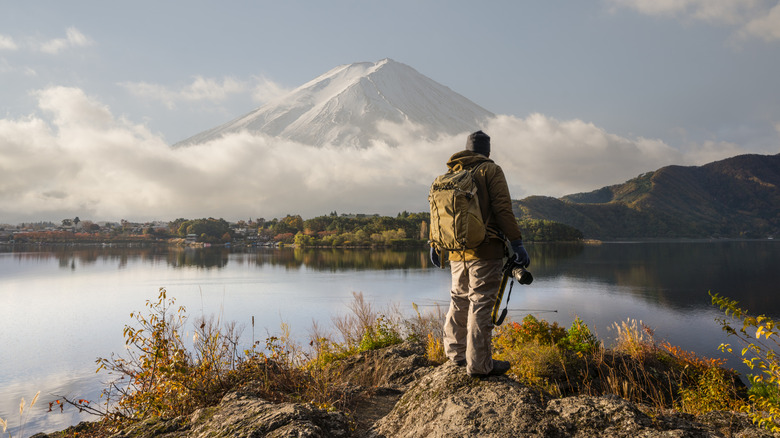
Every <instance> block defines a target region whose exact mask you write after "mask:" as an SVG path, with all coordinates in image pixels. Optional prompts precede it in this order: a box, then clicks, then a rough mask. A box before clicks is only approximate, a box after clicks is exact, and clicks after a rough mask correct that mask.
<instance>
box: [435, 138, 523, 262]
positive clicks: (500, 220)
mask: <svg viewBox="0 0 780 438" xmlns="http://www.w3.org/2000/svg"><path fill="white" fill-rule="evenodd" d="M477 166H479V169H477V171H476V172H474V180H475V181H476V184H477V196H479V206H480V209H481V210H482V219H483V220H484V221H485V226H486V227H487V231H488V238H487V239H486V240H485V242H484V243H483V244H482V245H480V246H478V247H477V248H475V249H469V250H466V251H465V252H460V251H453V252H451V253H449V258H450V260H454V261H461V260H477V259H482V260H491V259H500V258H503V257H504V238H506V239H508V240H509V241H510V242H511V241H513V240H517V239H522V238H523V235H522V233H521V232H520V227H519V226H518V224H517V218H515V214H514V212H512V198H511V197H510V195H509V187H508V186H507V183H506V178H505V177H504V171H503V170H501V167H500V166H499V165H498V164H496V163H494V162H493V160H491V159H490V158H488V157H486V156H484V155H482V154H478V153H476V152H472V151H466V150H464V151H461V152H458V153H456V154H455V155H453V156H452V157H450V160H449V161H448V162H447V167H448V168H450V169H452V170H460V169H473V168H475V167H477Z"/></svg>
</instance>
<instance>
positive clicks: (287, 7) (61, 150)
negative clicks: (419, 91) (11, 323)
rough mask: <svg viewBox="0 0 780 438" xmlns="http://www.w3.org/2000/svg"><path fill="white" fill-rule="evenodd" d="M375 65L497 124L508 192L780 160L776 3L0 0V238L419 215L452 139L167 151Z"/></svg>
mask: <svg viewBox="0 0 780 438" xmlns="http://www.w3.org/2000/svg"><path fill="white" fill-rule="evenodd" d="M382 58H392V59H394V60H396V61H399V62H403V63H405V64H408V65H410V66H412V67H413V68H415V69H416V70H418V71H419V72H420V73H422V74H424V75H426V76H428V77H430V78H431V79H433V80H435V81H437V82H439V83H441V84H443V85H446V86H448V87H450V88H451V89H452V90H454V91H456V92H458V93H460V94H462V95H464V96H466V97H467V98H469V99H471V100H472V101H474V102H476V103H477V104H479V105H481V106H483V107H484V108H486V109H488V110H490V111H492V112H493V113H496V114H498V115H499V117H498V118H497V119H496V120H494V121H491V123H489V124H488V125H487V126H486V131H488V133H489V134H491V136H492V137H493V142H494V150H495V154H494V157H495V159H496V160H497V161H498V162H499V164H501V165H502V166H503V167H504V169H505V171H506V173H507V176H508V179H509V182H510V189H511V190H512V195H513V197H515V198H521V197H524V196H528V195H532V194H544V195H551V196H561V195H564V194H567V193H573V192H578V191H589V190H593V189H596V188H599V187H601V186H604V185H609V184H616V183H620V182H623V181H625V180H626V179H629V178H631V177H634V176H636V175H638V174H640V173H642V172H645V171H650V170H655V169H657V168H659V167H661V166H664V165H668V164H684V165H698V164H704V163H706V162H709V161H712V160H716V159H722V158H726V157H729V156H733V155H736V154H740V153H761V154H776V153H778V152H780V80H779V79H778V78H780V4H779V2H778V1H776V0H773V1H762V0H634V1H629V0H602V1H586V0H577V1H570V2H550V1H536V2H528V1H502V2H498V1H486V2H481V3H480V4H479V5H478V6H477V5H476V4H475V2H466V1H443V0H442V1H425V0H415V1H393V2H379V1H358V0H353V1H340V0H334V1H328V2H319V1H308V2H303V1H273V2H271V1H268V2H261V1H252V2H250V1H241V2H239V1H232V2H202V1H186V2H184V1H165V2H149V1H134V2H121V3H120V2H106V1H92V2H87V1H72V2H62V1H35V2H30V1H26V2H17V1H5V0H0V110H1V112H0V223H17V222H20V221H28V220H42V219H49V220H55V221H57V222H59V220H61V219H62V218H67V217H74V216H79V217H80V218H82V219H87V218H88V219H92V220H96V221H97V220H118V219H120V218H125V219H129V220H147V219H161V220H171V219H174V218H176V217H206V216H215V217H225V218H226V219H229V220H235V219H247V218H249V217H253V218H254V217H266V218H271V217H275V216H283V215H284V214H287V213H299V214H302V215H304V217H312V216H315V215H319V214H327V213H328V212H330V211H333V210H338V211H339V212H347V211H352V212H366V213H372V212H377V213H382V214H395V213H396V212H398V211H401V210H413V211H422V210H425V209H426V208H427V201H426V199H425V197H426V195H427V186H428V184H430V180H431V179H432V178H433V176H435V175H436V174H438V173H441V172H442V171H443V170H444V167H443V162H444V161H445V160H446V158H447V157H448V156H449V155H450V154H451V153H453V152H455V151H457V150H458V149H460V148H461V147H462V145H463V143H464V139H463V138H461V137H457V138H450V139H441V141H440V142H437V143H436V144H419V143H418V142H417V140H415V138H414V137H413V136H412V135H410V134H408V133H404V132H398V133H397V134H396V135H398V136H399V137H400V138H406V139H407V141H406V144H405V146H402V147H400V148H398V149H392V148H382V147H381V146H379V147H377V148H374V149H373V150H364V151H355V150H349V151H344V150H338V149H336V148H324V149H320V150H314V149H312V148H309V147H306V146H304V145H297V144H291V143H289V142H280V141H276V140H274V139H270V138H265V137H252V136H234V137H232V138H228V139H225V140H224V141H222V142H217V143H214V144H209V145H205V146H203V147H196V148H187V149H186V151H181V150H179V149H176V150H171V149H170V148H169V147H168V145H170V144H172V143H175V142H177V141H179V140H182V139H184V138H186V137H189V136H191V135H193V134H196V133H198V132H200V131H203V130H205V129H208V128H212V127H214V126H216V125H219V124H222V123H224V122H226V121H228V120H231V119H233V118H234V117H237V116H239V115H243V114H245V113H247V112H249V111H251V110H252V109H254V108H256V107H258V106H260V105H262V104H263V103H264V102H266V101H267V100H268V99H270V98H272V97H274V96H277V95H279V94H281V93H284V92H286V91H289V90H291V89H293V88H295V87H297V86H299V85H301V84H303V83H304V82H307V81H309V80H311V79H314V78H315V77H317V76H319V75H321V74H323V73H325V72H326V71H328V70H330V69H331V68H333V67H335V66H337V65H341V64H349V63H353V62H359V61H377V60H379V59H382ZM407 137H408V138H407Z"/></svg>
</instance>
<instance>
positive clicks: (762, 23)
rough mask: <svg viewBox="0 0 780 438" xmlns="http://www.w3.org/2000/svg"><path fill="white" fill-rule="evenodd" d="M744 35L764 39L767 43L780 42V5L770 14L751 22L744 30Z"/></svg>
mask: <svg viewBox="0 0 780 438" xmlns="http://www.w3.org/2000/svg"><path fill="white" fill-rule="evenodd" d="M742 35H743V36H746V35H750V36H754V37H757V38H762V39H764V40H765V41H773V40H780V3H778V4H777V5H775V6H774V7H773V8H772V9H771V10H770V11H769V13H767V14H764V15H761V16H759V17H756V18H754V19H752V20H750V21H749V22H748V23H747V24H746V25H745V26H744V28H743V29H742Z"/></svg>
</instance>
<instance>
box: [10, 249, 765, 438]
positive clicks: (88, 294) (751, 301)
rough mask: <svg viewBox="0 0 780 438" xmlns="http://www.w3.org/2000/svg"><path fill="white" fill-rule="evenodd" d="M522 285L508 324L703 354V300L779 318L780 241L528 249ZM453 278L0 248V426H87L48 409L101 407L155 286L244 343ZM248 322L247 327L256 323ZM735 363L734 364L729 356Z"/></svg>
mask: <svg viewBox="0 0 780 438" xmlns="http://www.w3.org/2000/svg"><path fill="white" fill-rule="evenodd" d="M528 251H529V253H530V256H531V266H530V268H529V270H530V271H531V272H533V274H534V277H535V280H534V283H533V284H531V285H529V286H520V285H518V284H515V286H514V289H513V290H512V296H511V301H510V312H509V318H511V319H513V320H521V319H522V318H523V317H524V316H525V315H526V314H528V313H532V314H535V315H537V316H538V317H540V318H544V319H547V320H548V321H557V322H559V323H560V324H562V325H564V326H566V327H568V326H569V325H570V324H571V321H572V320H573V319H574V318H575V317H577V316H579V317H580V318H581V319H583V320H584V321H585V322H586V323H587V324H588V325H589V326H590V327H591V328H592V329H593V330H594V331H595V332H597V334H598V335H599V337H600V338H602V339H604V340H605V341H606V343H607V345H608V346H609V342H610V341H611V339H612V338H611V336H612V335H613V331H612V330H611V329H610V326H611V325H612V324H613V323H615V322H619V321H625V320H626V319H628V318H632V319H636V320H641V321H643V322H644V323H645V324H646V325H648V326H650V327H652V328H654V329H655V334H656V338H657V339H659V340H668V341H669V342H671V343H672V344H675V345H678V346H680V347H683V348H685V349H688V350H693V351H696V352H697V353H699V354H701V355H705V356H708V357H723V356H722V355H721V353H719V352H718V351H717V347H718V345H719V344H720V343H722V342H728V339H727V338H726V337H725V336H724V334H723V333H722V331H721V330H720V326H719V325H718V323H717V322H716V321H715V319H716V318H718V317H720V316H721V314H720V312H719V311H718V309H716V308H714V307H713V306H712V305H711V304H710V299H709V296H708V295H707V292H708V291H710V290H711V291H714V292H717V293H719V294H721V295H725V296H728V297H731V298H734V299H736V300H738V301H740V303H741V305H742V307H743V308H747V309H748V310H749V311H751V312H754V313H763V314H766V315H768V316H771V317H775V318H777V317H779V316H780V297H778V284H780V269H778V267H779V266H780V242H778V241H772V240H764V241H672V242H610V243H604V244H601V245H574V244H571V245H564V244H535V245H534V244H530V245H528ZM449 283H450V277H449V270H441V269H437V268H435V267H432V266H431V265H430V263H429V262H428V256H427V252H425V251H417V250H414V251H391V250H358V249H354V250H349V249H343V250H325V249H319V250H296V249H257V250H245V251H237V250H235V251H231V250H229V249H225V248H205V249H173V248H111V247H107V248H102V247H96V248H72V247H68V248H45V247H44V248H40V249H39V248H33V249H29V248H28V249H25V250H20V249H19V248H16V249H13V250H12V249H10V248H8V247H2V246H0V417H2V418H4V419H6V420H8V421H9V426H10V431H14V433H15V431H16V427H17V426H18V423H19V414H18V413H19V401H20V399H21V398H22V397H24V398H25V400H26V401H27V402H28V403H29V402H30V400H31V399H32V397H33V396H34V395H35V393H36V392H37V391H39V390H40V391H41V396H40V399H39V401H38V404H37V405H36V406H35V408H34V410H33V411H32V412H31V415H30V417H29V420H28V421H27V426H26V428H25V432H29V433H30V434H32V433H36V432H40V431H53V430H59V429H63V428H65V427H67V426H68V425H71V424H76V423H78V422H79V421H82V420H89V419H91V417H89V416H86V415H84V414H79V413H78V412H77V411H76V410H75V409H72V408H71V409H67V408H66V410H65V412H64V413H59V412H54V413H46V411H47V410H48V402H50V401H53V400H55V399H56V398H57V396H63V395H65V396H69V397H75V398H87V399H90V400H98V395H99V393H100V390H101V388H102V384H101V382H103V381H106V380H108V376H107V375H104V374H102V373H101V374H96V373H95V369H96V368H97V366H96V364H95V359H96V358H97V357H108V356H109V355H110V354H111V353H112V352H115V353H118V354H121V353H122V352H123V351H124V339H123V337H122V329H123V327H124V325H125V324H129V323H131V319H130V316H129V315H130V312H132V311H138V310H144V309H145V308H144V304H145V302H146V300H154V299H156V297H157V294H158V290H159V288H160V287H164V288H166V289H167V291H168V296H169V297H175V298H176V300H177V301H176V304H177V305H183V306H185V307H186V308H187V313H188V315H190V316H191V317H196V316H200V315H205V316H210V315H215V316H218V317H219V318H221V320H223V321H235V322H237V323H239V324H242V325H244V327H245V329H244V332H243V336H242V340H244V341H245V343H246V345H247V346H248V345H249V344H251V342H252V339H253V338H254V339H256V340H262V339H264V338H265V337H267V336H269V335H274V334H279V333H280V324H281V323H282V322H284V323H287V324H289V326H290V327H291V331H292V334H293V336H294V337H295V338H296V339H299V340H300V341H301V342H307V341H308V336H309V334H310V329H311V327H312V322H313V321H316V322H317V323H318V325H319V326H320V327H321V328H326V329H330V323H331V318H332V317H333V316H336V315H340V314H345V313H347V312H348V309H347V304H348V303H349V302H350V301H351V300H352V297H353V292H360V293H362V294H363V295H364V297H365V298H366V300H367V301H369V302H371V303H372V304H373V306H374V307H375V308H377V309H382V308H387V307H388V306H391V305H394V304H397V305H398V307H399V308H400V309H401V310H404V311H406V312H408V313H409V314H410V315H411V314H412V313H413V307H412V303H415V304H417V305H419V306H420V308H421V309H422V310H423V311H424V310H425V309H434V308H435V306H437V305H440V306H442V307H443V308H446V306H447V303H448V291H449ZM253 317H254V320H255V326H254V329H253V328H252V326H251V320H252V318H253ZM729 366H732V367H736V368H738V369H740V370H741V368H739V366H740V364H739V361H737V360H734V359H733V358H732V359H730V361H729Z"/></svg>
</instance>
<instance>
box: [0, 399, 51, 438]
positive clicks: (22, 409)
mask: <svg viewBox="0 0 780 438" xmlns="http://www.w3.org/2000/svg"><path fill="white" fill-rule="evenodd" d="M40 395H41V391H38V392H36V393H35V396H34V397H33V398H32V401H31V402H30V405H29V406H27V405H26V404H25V401H24V397H22V400H21V401H20V402H19V430H18V431H17V435H16V436H18V437H20V438H21V437H23V436H24V427H25V425H26V424H27V420H28V419H29V417H30V410H32V408H33V406H35V403H37V402H38V396H40ZM0 426H2V427H3V433H8V437H9V438H12V437H13V435H11V432H7V431H8V420H4V419H2V418H0Z"/></svg>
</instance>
